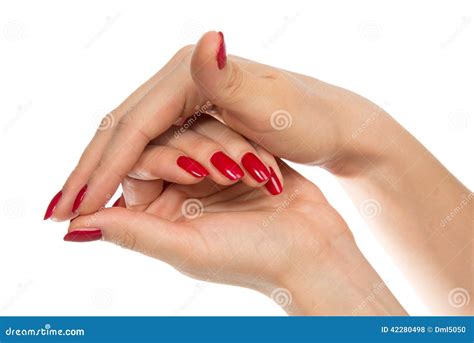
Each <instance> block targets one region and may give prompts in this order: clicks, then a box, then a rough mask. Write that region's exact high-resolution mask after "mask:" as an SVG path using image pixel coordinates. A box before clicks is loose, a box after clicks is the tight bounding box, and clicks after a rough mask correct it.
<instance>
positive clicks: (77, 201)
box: [72, 185, 87, 212]
mask: <svg viewBox="0 0 474 343" xmlns="http://www.w3.org/2000/svg"><path fill="white" fill-rule="evenodd" d="M86 191H87V185H84V186H83V187H82V188H81V190H80V191H79V193H77V196H76V199H75V200H74V204H73V205H72V212H76V210H77V209H78V208H79V206H81V202H82V200H83V199H84V196H85V195H86Z"/></svg>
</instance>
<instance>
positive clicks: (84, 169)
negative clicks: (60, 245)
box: [45, 48, 191, 221]
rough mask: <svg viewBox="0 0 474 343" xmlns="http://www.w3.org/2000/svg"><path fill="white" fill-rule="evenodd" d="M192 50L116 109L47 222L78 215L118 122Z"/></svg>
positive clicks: (107, 117)
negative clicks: (83, 195)
mask: <svg viewBox="0 0 474 343" xmlns="http://www.w3.org/2000/svg"><path fill="white" fill-rule="evenodd" d="M190 50H191V48H187V50H186V49H182V50H180V51H179V52H178V53H177V54H176V55H175V56H174V57H173V58H172V59H171V60H170V61H169V62H168V63H167V64H166V65H165V66H164V67H163V68H162V69H161V70H160V71H159V72H158V73H156V74H155V75H154V76H153V77H151V78H150V79H149V80H148V81H146V82H145V83H144V84H143V85H141V86H140V87H139V88H138V89H137V90H135V91H134V92H133V93H132V94H131V95H130V96H129V97H128V98H127V99H126V100H125V101H123V102H122V103H121V104H120V105H119V106H118V107H117V108H116V109H115V110H113V111H112V112H111V113H109V114H107V115H106V116H105V117H104V119H103V120H102V122H101V124H100V126H99V128H98V130H97V131H96V133H95V135H94V137H93V138H92V140H91V142H90V143H89V144H88V146H87V147H86V149H85V150H84V153H83V154H82V156H81V158H80V160H79V162H78V164H77V166H76V167H75V168H74V170H73V172H72V173H71V175H70V176H69V177H68V179H67V180H66V183H65V184H64V186H63V188H62V195H61V199H60V200H59V201H58V202H57V203H56V204H55V206H54V207H52V208H51V209H50V211H48V213H47V214H48V215H45V219H48V218H49V217H52V218H53V219H54V220H56V221H63V220H68V219H70V218H72V217H73V216H75V213H74V211H73V210H72V208H73V204H74V201H75V199H76V197H77V195H78V192H79V190H80V189H81V188H82V187H83V186H84V185H85V184H86V183H87V181H88V179H89V177H90V176H91V174H92V172H93V171H94V170H95V169H96V168H97V165H98V164H99V161H100V159H101V157H102V154H103V153H104V151H105V148H106V146H107V144H108V143H109V141H110V139H111V137H112V135H113V133H114V131H115V128H116V126H117V123H118V122H119V121H120V119H121V118H122V117H123V116H125V115H126V113H128V112H129V111H130V110H131V109H132V108H134V107H135V106H136V105H137V104H138V102H139V101H140V100H141V99H142V98H143V96H144V95H145V94H147V93H149V92H150V91H151V90H152V89H153V87H154V86H155V85H156V83H157V82H159V80H161V79H162V78H164V77H166V75H168V74H169V73H171V72H172V71H173V70H174V69H175V68H176V66H177V65H178V64H180V63H181V61H182V59H183V58H184V56H185V55H186V54H189V53H190ZM110 194H112V193H110Z"/></svg>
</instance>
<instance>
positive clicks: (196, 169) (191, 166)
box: [176, 156, 209, 177]
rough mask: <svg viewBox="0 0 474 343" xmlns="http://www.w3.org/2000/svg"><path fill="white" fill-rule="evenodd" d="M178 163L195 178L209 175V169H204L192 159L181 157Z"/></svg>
mask: <svg viewBox="0 0 474 343" xmlns="http://www.w3.org/2000/svg"><path fill="white" fill-rule="evenodd" d="M176 163H177V164H178V166H180V167H181V168H182V169H184V170H185V171H187V172H188V173H189V174H191V175H192V176H194V177H204V176H206V175H209V172H208V171H207V169H206V168H204V167H203V166H202V165H201V164H200V163H199V162H198V161H196V160H193V159H192V158H191V157H187V156H179V157H178V159H177V160H176Z"/></svg>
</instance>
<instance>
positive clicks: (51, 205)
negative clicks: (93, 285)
mask: <svg viewBox="0 0 474 343" xmlns="http://www.w3.org/2000/svg"><path fill="white" fill-rule="evenodd" d="M62 195H63V191H59V192H58V193H57V194H56V195H55V196H54V197H53V199H51V202H50V203H49V205H48V208H47V209H46V212H45V213H44V218H43V220H46V219H49V218H51V216H52V215H53V212H54V209H55V207H56V205H57V204H58V202H59V200H60V199H61V197H62Z"/></svg>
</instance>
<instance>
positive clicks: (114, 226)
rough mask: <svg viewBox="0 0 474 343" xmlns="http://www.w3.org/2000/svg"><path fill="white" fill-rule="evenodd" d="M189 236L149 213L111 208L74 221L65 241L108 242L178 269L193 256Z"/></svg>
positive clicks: (178, 225)
mask: <svg viewBox="0 0 474 343" xmlns="http://www.w3.org/2000/svg"><path fill="white" fill-rule="evenodd" d="M190 232H191V230H187V229H186V228H183V225H182V224H176V223H173V222H170V221H167V220H164V219H161V218H158V217H156V216H153V215H151V214H149V213H146V212H137V211H133V210H130V209H127V208H120V207H112V208H107V209H102V210H100V211H99V212H96V213H94V214H90V215H87V216H79V217H77V218H75V219H74V220H72V221H71V223H70V224H69V229H68V233H67V234H66V235H65V236H64V240H65V241H69V242H89V241H95V240H105V241H108V242H111V243H114V244H117V245H120V246H121V247H123V248H127V249H131V250H135V251H138V252H140V253H142V254H145V255H148V256H151V257H154V258H157V259H160V260H162V261H165V262H167V263H170V264H174V265H177V264H179V263H180V262H181V261H184V260H185V259H186V258H188V257H189V254H191V253H192V249H190V245H189V244H190V243H191V242H192V241H193V240H192V239H190Z"/></svg>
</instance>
